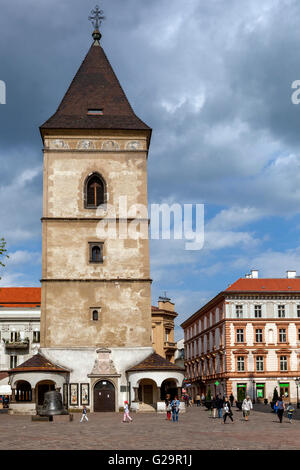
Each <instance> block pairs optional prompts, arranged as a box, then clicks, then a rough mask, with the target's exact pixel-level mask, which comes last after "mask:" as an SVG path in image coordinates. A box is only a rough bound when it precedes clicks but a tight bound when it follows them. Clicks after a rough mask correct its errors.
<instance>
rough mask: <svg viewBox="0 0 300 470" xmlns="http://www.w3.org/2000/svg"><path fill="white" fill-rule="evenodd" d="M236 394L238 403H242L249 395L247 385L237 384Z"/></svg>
mask: <svg viewBox="0 0 300 470" xmlns="http://www.w3.org/2000/svg"><path fill="white" fill-rule="evenodd" d="M236 392H237V401H238V402H242V401H243V400H244V399H245V398H246V395H247V384H245V383H244V384H237V386H236Z"/></svg>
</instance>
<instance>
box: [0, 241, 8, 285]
mask: <svg viewBox="0 0 300 470" xmlns="http://www.w3.org/2000/svg"><path fill="white" fill-rule="evenodd" d="M5 258H9V256H8V255H7V249H6V241H5V240H4V238H0V267H3V268H4V266H5V264H4V260H5ZM0 279H1V277H0Z"/></svg>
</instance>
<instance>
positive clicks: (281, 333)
mask: <svg viewBox="0 0 300 470" xmlns="http://www.w3.org/2000/svg"><path fill="white" fill-rule="evenodd" d="M279 343H286V329H285V328H279Z"/></svg>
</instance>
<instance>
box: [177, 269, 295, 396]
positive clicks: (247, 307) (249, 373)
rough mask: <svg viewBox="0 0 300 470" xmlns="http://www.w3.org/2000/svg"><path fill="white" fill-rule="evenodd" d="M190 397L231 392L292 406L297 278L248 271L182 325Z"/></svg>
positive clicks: (236, 394)
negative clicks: (276, 395)
mask: <svg viewBox="0 0 300 470" xmlns="http://www.w3.org/2000/svg"><path fill="white" fill-rule="evenodd" d="M181 326H182V328H183V329H184V338H185V357H186V360H185V366H186V376H187V378H188V380H189V382H190V383H191V384H192V391H193V395H194V397H195V395H196V394H197V393H202V392H203V393H207V391H208V388H210V390H211V393H212V394H217V393H221V394H225V395H226V394H227V395H230V394H231V393H233V395H234V397H235V398H237V399H238V400H241V399H242V398H243V397H244V396H245V395H246V394H248V395H250V397H251V398H252V399H254V400H258V401H263V400H264V399H268V400H269V401H271V400H272V397H273V392H274V388H275V387H276V388H277V391H278V393H279V394H282V395H283V396H284V397H285V399H286V400H287V399H289V400H291V401H292V402H294V403H296V402H298V399H299V396H298V395H299V392H298V384H299V382H300V380H299V376H300V278H298V277H297V276H296V272H295V271H288V272H287V277H286V278H280V279H277V278H273V279H264V278H261V279H260V278H259V277H258V271H256V270H253V271H252V272H251V274H248V275H246V277H245V278H240V279H238V280H237V281H236V282H234V283H233V284H232V285H231V286H229V287H228V288H227V289H226V290H225V291H223V292H220V293H219V294H218V295H217V296H216V297H214V298H213V299H212V300H210V301H209V302H208V303H207V304H206V305H204V306H203V307H202V308H200V309H199V310H198V311H197V312H196V313H194V314H193V315H192V316H191V317H190V318H188V319H187V320H186V321H185V322H183V323H182V325H181Z"/></svg>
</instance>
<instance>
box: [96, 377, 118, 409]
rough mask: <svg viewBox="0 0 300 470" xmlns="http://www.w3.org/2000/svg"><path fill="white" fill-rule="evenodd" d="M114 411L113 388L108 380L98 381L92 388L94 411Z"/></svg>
mask: <svg viewBox="0 0 300 470" xmlns="http://www.w3.org/2000/svg"><path fill="white" fill-rule="evenodd" d="M115 410H116V406H115V387H114V385H113V384H112V383H111V382H109V381H108V380H100V381H99V382H97V383H96V385H95V387H94V411H115Z"/></svg>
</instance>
